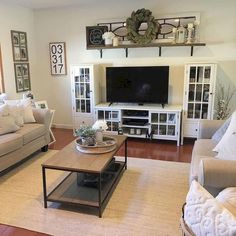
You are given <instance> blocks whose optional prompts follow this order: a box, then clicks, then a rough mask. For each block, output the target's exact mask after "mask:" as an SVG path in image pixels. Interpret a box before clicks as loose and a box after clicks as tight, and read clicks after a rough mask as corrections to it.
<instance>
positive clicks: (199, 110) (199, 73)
mask: <svg viewBox="0 0 236 236" xmlns="http://www.w3.org/2000/svg"><path fill="white" fill-rule="evenodd" d="M210 83H211V66H190V71H189V78H188V88H187V89H188V91H187V110H188V111H187V118H188V119H207V118H208V112H209V95H210Z"/></svg>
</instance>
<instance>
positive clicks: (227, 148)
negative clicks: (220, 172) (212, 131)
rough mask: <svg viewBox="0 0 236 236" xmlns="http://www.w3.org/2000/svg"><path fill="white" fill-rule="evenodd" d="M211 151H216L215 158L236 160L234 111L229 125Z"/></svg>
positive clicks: (235, 118) (235, 119)
mask: <svg viewBox="0 0 236 236" xmlns="http://www.w3.org/2000/svg"><path fill="white" fill-rule="evenodd" d="M213 151H214V152H218V154H217V155H216V158H219V159H222V160H236V111H235V112H234V113H233V114H232V118H231V121H230V124H229V127H228V129H227V130H226V132H225V134H224V136H223V137H222V139H221V140H220V142H219V143H218V144H217V145H216V147H215V148H214V149H213Z"/></svg>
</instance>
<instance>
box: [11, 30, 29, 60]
mask: <svg viewBox="0 0 236 236" xmlns="http://www.w3.org/2000/svg"><path fill="white" fill-rule="evenodd" d="M11 41H12V53H13V61H16V62H21V61H28V48H27V34H26V32H21V31H15V30H11Z"/></svg>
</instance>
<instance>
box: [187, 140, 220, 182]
mask: <svg viewBox="0 0 236 236" xmlns="http://www.w3.org/2000/svg"><path fill="white" fill-rule="evenodd" d="M215 145H216V143H215V142H214V141H213V140H212V139H198V140H196V141H195V143H194V147H193V151H192V160H191V169H190V179H189V180H190V183H191V181H192V180H193V179H195V180H197V179H198V173H199V164H200V161H201V159H202V158H213V157H215V156H216V153H215V152H213V151H212V149H213V148H214V147H215Z"/></svg>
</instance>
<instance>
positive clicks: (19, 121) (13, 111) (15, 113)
mask: <svg viewBox="0 0 236 236" xmlns="http://www.w3.org/2000/svg"><path fill="white" fill-rule="evenodd" d="M6 105H7V104H6ZM7 106H8V110H9V114H10V115H11V116H12V117H14V119H15V123H16V125H18V126H20V127H22V126H23V125H24V119H23V109H22V108H21V107H20V106H19V105H7Z"/></svg>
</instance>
